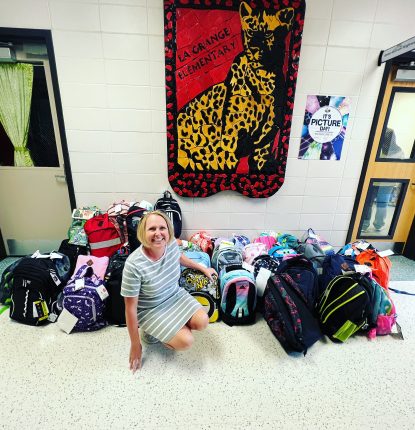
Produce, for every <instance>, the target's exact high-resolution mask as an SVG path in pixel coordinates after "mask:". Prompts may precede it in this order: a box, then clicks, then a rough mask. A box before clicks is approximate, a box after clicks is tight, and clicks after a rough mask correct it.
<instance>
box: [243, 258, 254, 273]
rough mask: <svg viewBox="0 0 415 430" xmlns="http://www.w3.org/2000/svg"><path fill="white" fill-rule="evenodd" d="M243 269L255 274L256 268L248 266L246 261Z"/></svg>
mask: <svg viewBox="0 0 415 430" xmlns="http://www.w3.org/2000/svg"><path fill="white" fill-rule="evenodd" d="M242 269H245V270H247V271H248V272H251V273H254V270H255V269H254V266H252V265H251V264H248V263H247V262H246V261H244V262H243V263H242Z"/></svg>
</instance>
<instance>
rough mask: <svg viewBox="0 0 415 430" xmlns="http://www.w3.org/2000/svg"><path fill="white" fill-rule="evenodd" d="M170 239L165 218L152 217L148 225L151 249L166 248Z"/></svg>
mask: <svg viewBox="0 0 415 430" xmlns="http://www.w3.org/2000/svg"><path fill="white" fill-rule="evenodd" d="M169 239H170V236H169V230H168V228H167V224H166V221H165V220H164V218H162V217H161V216H160V215H150V216H149V217H148V219H147V223H146V241H147V243H148V244H149V247H150V249H153V250H157V249H161V248H164V247H165V246H166V245H167V243H168V242H169Z"/></svg>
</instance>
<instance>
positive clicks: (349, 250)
mask: <svg viewBox="0 0 415 430" xmlns="http://www.w3.org/2000/svg"><path fill="white" fill-rule="evenodd" d="M352 254H353V248H349V249H346V251H344V255H347V256H349V255H352Z"/></svg>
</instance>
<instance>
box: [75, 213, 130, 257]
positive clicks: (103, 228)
mask: <svg viewBox="0 0 415 430" xmlns="http://www.w3.org/2000/svg"><path fill="white" fill-rule="evenodd" d="M84 230H85V233H86V234H87V236H88V241H89V246H90V247H91V254H92V255H94V256H96V257H104V256H107V257H111V255H114V254H115V253H116V252H117V251H118V250H119V249H120V248H121V246H122V243H121V238H120V236H119V234H118V231H117V229H116V228H115V226H114V224H113V223H112V222H111V221H110V220H109V218H108V214H107V213H105V214H102V215H97V216H94V217H93V218H91V219H89V220H88V221H87V222H86V223H85V225H84Z"/></svg>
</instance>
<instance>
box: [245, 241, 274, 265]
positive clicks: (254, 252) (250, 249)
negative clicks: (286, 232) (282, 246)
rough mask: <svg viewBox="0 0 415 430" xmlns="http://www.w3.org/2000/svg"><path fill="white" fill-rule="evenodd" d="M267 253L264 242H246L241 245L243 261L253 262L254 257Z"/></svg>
mask: <svg viewBox="0 0 415 430" xmlns="http://www.w3.org/2000/svg"><path fill="white" fill-rule="evenodd" d="M267 253H268V249H267V246H266V245H265V243H261V242H256V243H248V244H247V245H245V246H244V247H243V250H242V254H243V259H244V261H245V263H247V264H253V262H254V260H255V258H256V257H259V256H260V255H264V254H267Z"/></svg>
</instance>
